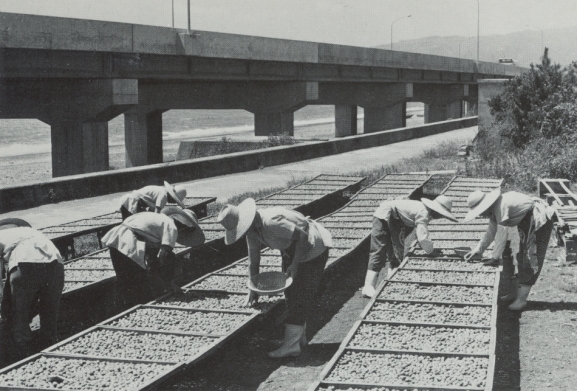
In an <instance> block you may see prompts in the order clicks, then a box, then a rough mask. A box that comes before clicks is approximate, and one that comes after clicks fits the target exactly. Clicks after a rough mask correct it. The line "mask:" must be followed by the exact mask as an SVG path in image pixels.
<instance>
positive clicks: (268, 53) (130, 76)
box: [0, 13, 521, 176]
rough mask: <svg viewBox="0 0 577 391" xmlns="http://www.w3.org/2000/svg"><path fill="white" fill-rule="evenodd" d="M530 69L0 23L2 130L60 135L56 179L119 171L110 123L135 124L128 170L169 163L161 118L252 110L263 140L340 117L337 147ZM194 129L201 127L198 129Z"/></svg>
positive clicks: (14, 19) (470, 98)
mask: <svg viewBox="0 0 577 391" xmlns="http://www.w3.org/2000/svg"><path fill="white" fill-rule="evenodd" d="M520 71H521V68H517V67H514V66H513V67H512V66H505V65H501V64H494V63H488V62H480V63H478V64H477V63H475V62H474V61H471V60H465V59H457V58H451V57H441V56H433V55H425V54H416V53H406V52H398V51H390V50H382V49H371V48H362V47H352V46H342V45H332V44H324V43H315V42H303V41H292V40H282V39H272V38H264V37H254V36H243V35H235V34H224V33H216V32H209V31H195V32H194V34H191V35H189V34H187V32H186V30H181V29H174V28H164V27H155V26H144V25H136V24H127V23H113V22H101V21H92V20H78V19H68V18H56V17H48V16H35V15H23V14H13V13H0V91H1V93H0V118H37V119H39V120H41V121H43V122H45V123H47V124H49V125H50V126H51V137H52V172H53V175H54V176H64V175H73V174H80V173H87V172H94V171H105V170H108V121H109V120H110V119H112V118H114V117H116V116H117V115H119V114H124V118H125V135H126V166H127V167H133V166H142V165H146V164H153V163H160V162H162V113H163V112H166V111H167V110H171V109H244V110H247V111H250V112H252V113H254V123H255V134H256V135H267V134H275V133H281V132H287V133H290V134H293V132H294V124H293V123H294V112H295V111H296V110H298V109H300V108H302V107H304V106H306V105H310V104H316V105H334V106H335V132H336V136H337V137H340V136H347V135H352V134H356V132H357V129H356V123H357V122H356V118H357V108H358V107H362V108H363V109H364V131H365V132H375V131H380V130H384V129H392V128H398V127H402V126H404V124H405V112H406V102H409V101H418V102H423V103H424V104H425V122H436V121H441V120H445V119H448V118H459V117H461V116H462V114H463V111H464V107H476V105H477V95H478V93H477V85H478V81H479V80H481V79H485V78H488V79H495V78H499V79H507V78H511V77H513V76H514V75H516V74H518V73H519V72H520ZM191 126H193V125H192V124H191Z"/></svg>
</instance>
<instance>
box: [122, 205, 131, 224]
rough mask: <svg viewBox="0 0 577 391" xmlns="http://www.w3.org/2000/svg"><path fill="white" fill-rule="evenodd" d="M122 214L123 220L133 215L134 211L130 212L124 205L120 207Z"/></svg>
mask: <svg viewBox="0 0 577 391" xmlns="http://www.w3.org/2000/svg"><path fill="white" fill-rule="evenodd" d="M120 214H121V215H122V221H124V220H126V219H127V218H129V217H130V216H132V213H130V212H129V211H128V209H126V208H125V207H124V206H121V207H120Z"/></svg>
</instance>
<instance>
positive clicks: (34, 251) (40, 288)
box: [0, 219, 64, 361]
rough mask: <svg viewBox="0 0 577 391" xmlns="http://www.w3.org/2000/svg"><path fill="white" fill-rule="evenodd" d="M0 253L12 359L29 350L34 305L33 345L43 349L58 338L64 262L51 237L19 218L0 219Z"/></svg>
mask: <svg viewBox="0 0 577 391" xmlns="http://www.w3.org/2000/svg"><path fill="white" fill-rule="evenodd" d="M0 256H1V258H2V262H1V263H2V267H4V263H5V262H6V263H7V264H8V267H7V271H8V274H7V277H6V285H5V286H4V287H3V298H2V323H3V326H4V324H6V326H7V328H8V329H11V334H12V342H13V345H14V346H13V348H12V349H11V350H12V352H11V353H12V354H11V356H12V357H11V360H10V361H14V360H19V359H22V358H24V357H27V356H29V355H30V354H32V351H33V348H32V333H31V331H30V320H31V319H30V318H31V316H33V311H34V310H35V309H38V310H39V315H40V334H39V337H40V341H39V344H38V345H37V346H36V348H39V349H44V348H45V347H47V346H49V345H52V344H54V343H55V342H56V341H57V337H58V334H57V328H56V325H57V321H58V311H59V309H60V299H61V297H62V290H63V289H64V266H63V261H62V256H61V255H60V252H58V249H57V248H56V246H54V244H53V243H52V241H51V240H50V239H48V238H47V237H46V236H45V235H44V234H42V233H41V232H40V231H37V230H35V229H34V228H32V227H30V224H28V223H27V222H26V221H24V220H21V219H5V220H2V221H0ZM0 284H1V282H0ZM5 335H6V334H5ZM2 343H4V341H2Z"/></svg>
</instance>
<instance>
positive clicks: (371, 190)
mask: <svg viewBox="0 0 577 391" xmlns="http://www.w3.org/2000/svg"><path fill="white" fill-rule="evenodd" d="M429 178H430V176H429V175H398V174H390V175H387V176H385V177H384V178H383V179H381V180H379V181H377V182H376V183H374V184H373V185H371V186H369V187H367V188H365V189H363V190H362V191H360V192H359V193H357V194H356V195H355V196H354V197H353V198H352V200H351V201H350V202H349V203H347V204H346V205H345V206H344V207H342V208H341V209H339V210H337V211H336V212H334V213H332V214H329V215H327V216H325V217H323V218H320V219H319V221H320V222H321V223H322V224H323V226H325V227H327V229H329V231H331V233H332V235H333V236H334V245H335V248H333V249H331V250H330V251H329V255H330V257H329V262H328V264H327V268H328V267H331V266H332V265H335V264H336V263H337V262H338V261H339V260H342V259H345V258H346V257H347V256H348V255H349V254H350V253H351V252H353V251H354V250H355V249H356V247H358V246H359V245H360V244H361V243H362V242H363V241H365V240H367V238H368V237H369V234H370V228H371V220H372V214H373V212H374V210H375V207H376V206H377V205H378V204H379V203H380V202H381V201H383V200H384V199H397V198H408V197H409V196H410V195H411V194H413V193H414V192H415V191H416V190H418V189H422V186H423V185H424V183H425V182H426V181H427V180H428V179H429ZM360 179H362V178H351V180H360ZM305 186H310V185H305ZM294 189H295V188H293V190H294ZM335 189H336V187H335ZM296 191H300V190H299V189H297V190H296ZM273 205H277V204H276V203H273ZM247 266H248V260H247V258H243V259H241V260H239V261H237V262H235V263H233V264H231V265H229V266H227V267H225V268H222V269H220V270H218V271H216V272H214V273H209V274H207V275H205V276H203V277H201V278H199V279H198V280H196V281H193V282H192V283H190V284H187V285H185V286H184V287H183V288H184V289H185V291H186V294H185V296H184V297H182V296H173V295H170V294H169V295H166V296H164V297H161V298H159V299H157V300H154V301H153V302H151V303H148V304H146V305H139V306H136V307H133V308H131V309H129V310H127V311H125V312H123V313H121V314H119V315H117V316H115V317H113V318H110V319H108V320H106V321H104V322H102V323H100V324H98V325H96V326H94V327H92V328H90V329H87V330H85V331H84V332H82V333H80V334H77V335H74V336H72V337H70V338H68V339H66V340H64V341H62V342H60V343H58V344H57V345H54V346H52V347H50V348H48V349H46V350H45V351H43V352H42V353H39V354H37V355H34V356H31V357H29V358H27V359H25V360H22V361H20V362H18V363H15V364H13V365H11V366H9V367H7V368H4V369H3V370H2V371H0V387H9V388H10V389H11V390H30V389H34V390H51V389H55V388H58V389H68V390H80V389H81V390H93V389H104V390H107V389H110V390H112V389H114V390H124V389H131V390H147V389H152V388H154V387H156V386H157V385H158V384H160V383H161V382H163V381H165V380H166V379H167V378H169V377H171V376H173V375H174V374H176V373H178V372H179V371H181V370H183V369H185V368H187V367H189V366H191V365H193V364H195V363H197V362H198V361H200V360H201V359H203V358H204V357H206V356H207V355H208V354H211V353H213V352H215V351H216V350H217V349H218V348H219V347H220V346H221V345H222V344H224V343H225V342H227V341H229V340H230V339H231V338H233V337H234V336H235V335H236V334H237V333H238V332H240V331H241V330H243V329H244V328H246V327H247V326H248V325H250V324H251V323H252V322H253V321H254V320H255V319H256V318H257V317H258V316H259V315H262V314H265V313H267V312H268V311H270V309H271V308H272V307H273V306H275V305H277V304H278V303H280V302H281V301H282V300H281V299H282V297H279V296H277V297H269V298H262V299H261V301H260V303H259V304H258V305H257V306H255V307H254V308H243V307H242V303H243V301H244V298H245V296H246V292H247V288H246V269H247ZM280 267H281V258H280V256H279V254H278V252H273V251H271V250H270V249H264V250H263V251H262V257H261V270H279V269H280Z"/></svg>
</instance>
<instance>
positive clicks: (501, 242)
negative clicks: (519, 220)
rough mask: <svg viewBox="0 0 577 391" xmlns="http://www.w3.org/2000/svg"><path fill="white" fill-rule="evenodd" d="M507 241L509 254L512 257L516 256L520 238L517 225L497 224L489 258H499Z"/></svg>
mask: <svg viewBox="0 0 577 391" xmlns="http://www.w3.org/2000/svg"><path fill="white" fill-rule="evenodd" d="M507 242H510V247H511V255H512V256H513V258H516V257H517V253H519V248H520V245H521V238H520V237H519V232H518V231H517V227H504V226H502V225H499V226H497V233H496V235H495V245H494V246H493V251H492V252H491V258H493V259H499V258H501V255H503V251H505V247H506V246H507Z"/></svg>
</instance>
